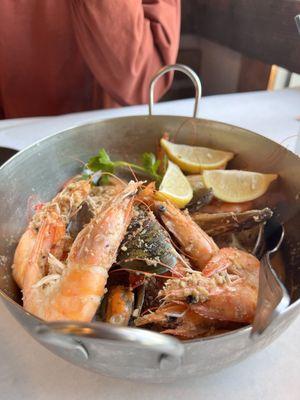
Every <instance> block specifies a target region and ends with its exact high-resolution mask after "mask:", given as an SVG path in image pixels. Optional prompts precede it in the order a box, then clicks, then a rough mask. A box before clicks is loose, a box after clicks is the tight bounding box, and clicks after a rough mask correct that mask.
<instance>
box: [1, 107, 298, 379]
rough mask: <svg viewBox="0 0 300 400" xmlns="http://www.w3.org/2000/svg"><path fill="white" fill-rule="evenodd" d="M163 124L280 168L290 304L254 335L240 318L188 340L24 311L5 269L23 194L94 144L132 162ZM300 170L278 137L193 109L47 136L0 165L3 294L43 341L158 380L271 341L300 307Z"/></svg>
mask: <svg viewBox="0 0 300 400" xmlns="http://www.w3.org/2000/svg"><path fill="white" fill-rule="evenodd" d="M178 111H179V112H180V110H178ZM253 118H255V116H253ZM164 132H169V133H170V134H171V135H175V136H176V140H177V142H178V143H187V144H194V145H203V146H207V147H213V148H218V149H223V150H230V151H234V152H235V153H236V157H235V159H234V160H233V162H232V163H231V167H233V168H240V169H249V170H254V171H261V172H266V173H267V172H272V173H278V174H279V175H280V180H279V187H280V190H282V191H284V192H285V193H286V196H287V201H286V203H285V206H283V207H282V208H281V209H280V217H281V219H282V221H283V222H284V223H285V227H286V240H285V242H284V246H283V252H282V254H283V259H284V266H285V284H286V287H287V288H288V290H289V294H290V296H291V299H292V303H291V305H290V306H289V307H288V308H287V309H286V310H285V311H284V312H283V313H282V314H280V315H279V317H278V318H277V319H276V320H275V321H274V322H273V324H272V325H270V326H269V328H268V329H267V330H266V331H265V332H264V334H263V335H261V336H260V337H256V338H255V339H253V338H250V330H251V328H250V327H245V328H243V329H239V330H236V331H233V332H231V333H227V334H223V335H219V336H215V337H209V338H203V339H197V340H191V341H187V342H179V341H178V340H176V339H173V338H169V337H168V336H166V335H162V334H158V333H154V332H149V331H146V330H142V329H135V328H117V327H112V326H110V325H108V324H104V323H91V324H83V323H76V322H65V323H64V322H60V323H46V322H44V321H42V320H40V319H39V318H36V317H34V316H33V315H31V314H30V313H28V312H26V311H25V310H24V309H23V308H22V306H21V293H20V291H19V289H18V288H17V287H16V285H15V283H14V281H13V279H12V276H11V264H12V259H13V254H14V250H15V247H16V244H17V242H18V240H19V238H20V236H21V234H22V233H23V231H24V229H25V227H26V225H27V223H28V210H29V200H30V201H37V199H39V200H40V201H46V200H49V199H50V198H51V197H53V196H54V195H55V194H56V192H57V191H58V189H59V188H60V187H61V185H62V183H63V182H65V181H66V180H67V179H68V178H69V177H70V176H72V175H75V174H77V173H78V172H79V171H80V170H81V168H82V164H81V162H80V160H81V161H84V162H85V161H87V160H88V158H89V157H91V156H92V155H94V154H95V153H96V152H97V150H98V149H99V148H100V147H104V148H105V149H106V150H107V151H108V152H109V153H110V154H111V156H112V157H113V158H116V159H118V158H122V159H127V160H130V161H133V160H136V161H138V159H139V156H140V154H141V153H142V152H144V151H151V150H152V151H155V147H156V145H157V142H158V140H159V138H160V137H161V135H162V134H163V133H164ZM299 176H300V160H299V158H298V157H297V156H296V155H295V154H293V153H291V152H290V151H288V150H287V149H285V148H283V147H281V146H280V145H279V144H277V143H275V142H273V141H271V140H269V139H266V138H264V137H262V136H260V135H257V134H255V133H253V132H250V131H247V130H245V129H242V128H238V127H235V126H231V125H227V124H223V123H220V122H215V121H208V120H203V119H197V118H186V117H176V116H152V115H151V116H145V117H144V116H138V117H125V118H117V119H111V120H106V121H100V122H96V123H91V124H89V125H85V126H79V127H75V128H72V129H69V130H66V131H64V132H61V133H59V134H56V135H54V136H51V137H49V138H46V139H44V140H42V141H40V142H38V143H36V144H34V145H32V146H30V147H29V148H27V149H25V150H23V151H21V152H20V153H18V154H17V155H15V156H14V157H13V158H12V159H10V160H9V161H8V162H7V163H6V164H4V165H3V166H2V167H1V168H0V193H1V209H0V255H1V257H0V289H1V290H0V298H1V299H2V301H3V302H4V304H5V306H6V307H7V308H8V310H9V311H10V312H11V314H12V315H13V316H14V317H15V318H16V319H17V320H18V321H19V323H20V324H21V325H22V326H23V327H24V328H25V329H26V330H27V331H28V332H29V333H30V334H31V335H32V336H33V337H35V338H36V340H38V341H39V342H40V343H41V344H43V345H44V346H45V347H47V348H48V349H49V350H51V351H53V352H54V353H56V354H58V355H59V356H61V357H63V358H64V359H66V360H69V361H70V362H72V363H74V364H77V365H79V366H81V367H84V368H87V369H90V370H93V371H97V372H99V373H101V374H105V375H110V376H114V377H122V378H130V379H139V380H148V381H155V382H163V381H168V380H172V379H176V378H179V377H180V378H185V377H188V376H192V375H199V374H205V373H209V372H212V371H216V370H217V369H220V368H223V367H225V366H227V365H229V364H232V363H235V362H238V361H240V360H242V359H244V358H246V357H247V356H248V355H250V354H252V353H254V352H255V351H257V350H259V349H261V348H263V347H265V346H266V345H268V344H269V343H271V342H272V341H273V340H274V339H275V338H276V337H277V336H278V335H280V334H281V333H282V332H283V331H284V330H285V329H286V328H287V327H288V326H289V324H290V323H291V321H292V320H293V319H294V318H295V317H296V315H297V313H298V312H299V310H300V299H299V298H300V262H299V261H300V249H299V231H300V218H299V210H300V201H299V193H300V181H299ZM297 246H298V247H297Z"/></svg>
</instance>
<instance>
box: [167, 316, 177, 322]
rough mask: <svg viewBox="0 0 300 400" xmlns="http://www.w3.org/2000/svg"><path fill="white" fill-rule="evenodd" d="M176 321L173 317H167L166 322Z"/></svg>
mask: <svg viewBox="0 0 300 400" xmlns="http://www.w3.org/2000/svg"><path fill="white" fill-rule="evenodd" d="M176 321H177V317H175V316H174V315H168V316H167V322H169V323H171V322H176Z"/></svg>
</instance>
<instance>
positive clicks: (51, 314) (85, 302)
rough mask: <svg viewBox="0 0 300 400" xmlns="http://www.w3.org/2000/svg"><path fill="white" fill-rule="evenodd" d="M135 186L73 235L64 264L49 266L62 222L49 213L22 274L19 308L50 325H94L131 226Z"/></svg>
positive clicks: (127, 186) (137, 184)
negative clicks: (63, 322)
mask: <svg viewBox="0 0 300 400" xmlns="http://www.w3.org/2000/svg"><path fill="white" fill-rule="evenodd" d="M139 185H140V184H139V183H135V182H130V183H129V184H128V185H126V186H125V187H124V189H123V190H122V191H121V192H118V193H117V194H116V195H115V197H114V198H113V199H112V201H111V202H110V203H109V204H106V206H104V207H101V208H99V211H98V212H97V211H96V212H95V216H94V217H93V218H92V220H91V221H90V222H89V223H88V224H87V225H86V226H85V227H84V228H83V229H82V230H81V231H80V233H79V234H78V235H77V237H76V239H75V241H74V242H73V244H72V245H71V248H70V251H69V254H68V257H67V259H66V260H65V261H60V260H58V259H56V258H55V260H54V261H53V257H54V256H53V255H51V253H50V250H51V248H52V247H53V243H56V241H57V238H56V236H57V235H56V231H57V223H58V222H59V221H60V218H59V216H58V215H57V214H56V213H55V212H49V213H47V215H46V216H45V217H44V219H43V221H42V222H41V226H40V228H39V231H38V233H37V235H36V239H35V242H34V244H33V246H32V249H31V251H30V252H29V253H30V254H29V257H28V262H27V265H26V268H25V270H24V276H23V304H24V308H25V309H26V310H27V311H29V312H31V313H33V314H34V315H36V316H38V317H40V318H42V319H44V320H48V321H57V320H77V321H86V322H89V321H91V320H92V318H93V317H94V315H95V313H96V311H97V308H98V306H99V304H100V302H101V299H102V297H103V295H104V293H105V285H106V282H107V276H108V271H109V269H110V267H111V266H112V264H113V263H114V261H115V259H116V255H117V250H118V247H119V245H120V243H121V241H122V239H123V237H124V235H125V232H126V229H127V226H128V224H129V222H130V219H131V213H132V205H133V201H134V195H135V194H136V192H137V189H138V187H139ZM49 264H50V265H52V266H53V265H55V267H56V270H55V271H53V268H52V269H51V268H49ZM49 272H50V273H49ZM51 272H52V273H51ZM53 272H54V273H53Z"/></svg>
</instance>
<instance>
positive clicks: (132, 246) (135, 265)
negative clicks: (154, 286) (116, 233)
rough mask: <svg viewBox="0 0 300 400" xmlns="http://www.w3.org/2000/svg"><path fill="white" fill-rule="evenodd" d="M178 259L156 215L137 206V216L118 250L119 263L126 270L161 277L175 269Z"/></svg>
mask: <svg viewBox="0 0 300 400" xmlns="http://www.w3.org/2000/svg"><path fill="white" fill-rule="evenodd" d="M178 256H179V255H178V253H177V252H176V250H175V249H174V247H173V245H172V243H171V240H170V237H169V235H168V233H167V232H166V231H165V229H164V228H163V227H162V226H161V225H160V223H159V222H158V221H157V219H156V218H155V216H154V214H153V213H152V212H151V211H148V210H147V208H146V207H144V206H142V205H138V206H135V216H134V217H133V219H132V221H131V223H130V225H129V227H128V230H127V233H126V236H125V238H124V240H123V242H122V244H121V246H120V249H119V254H118V264H119V265H121V266H122V267H124V268H127V269H133V270H139V271H146V272H150V273H156V274H162V273H164V272H166V271H168V270H171V269H172V268H174V267H175V265H176V264H177V261H178Z"/></svg>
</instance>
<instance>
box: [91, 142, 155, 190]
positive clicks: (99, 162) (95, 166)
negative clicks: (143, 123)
mask: <svg viewBox="0 0 300 400" xmlns="http://www.w3.org/2000/svg"><path fill="white" fill-rule="evenodd" d="M159 164H160V161H159V160H157V159H156V157H155V155H154V154H153V153H143V155H142V165H137V164H133V163H129V162H127V161H112V160H111V159H110V157H109V155H108V154H107V152H106V151H105V150H104V149H100V150H99V153H98V155H97V156H95V157H92V158H90V159H89V161H88V163H87V168H88V169H90V170H91V171H93V172H97V171H102V172H104V173H105V172H108V173H109V174H114V173H115V170H116V169H117V168H132V169H134V170H136V171H139V172H143V173H146V174H147V175H149V176H150V177H151V178H152V179H154V180H155V181H156V182H157V183H160V182H161V180H162V176H161V175H160V174H159V172H158V168H159ZM107 181H108V176H107V175H106V176H105V175H104V176H103V177H102V182H103V183H107Z"/></svg>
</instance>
